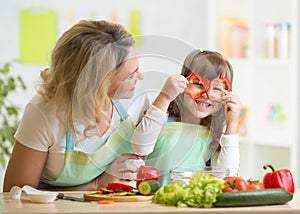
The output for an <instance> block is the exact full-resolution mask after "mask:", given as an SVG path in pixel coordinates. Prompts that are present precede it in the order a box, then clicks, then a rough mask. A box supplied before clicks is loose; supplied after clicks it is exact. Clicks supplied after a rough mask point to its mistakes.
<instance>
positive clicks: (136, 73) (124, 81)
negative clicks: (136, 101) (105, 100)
mask: <svg viewBox="0 0 300 214" xmlns="http://www.w3.org/2000/svg"><path fill="white" fill-rule="evenodd" d="M142 79H143V75H142V74H141V73H140V70H139V62H138V58H137V57H133V58H130V59H128V60H126V61H125V62H124V63H123V64H122V65H121V67H120V68H119V72H118V73H117V74H116V75H115V76H114V77H113V78H112V83H111V86H110V88H109V91H108V96H109V97H110V98H114V99H129V98H132V97H133V96H134V90H135V84H136V83H137V81H138V80H142Z"/></svg>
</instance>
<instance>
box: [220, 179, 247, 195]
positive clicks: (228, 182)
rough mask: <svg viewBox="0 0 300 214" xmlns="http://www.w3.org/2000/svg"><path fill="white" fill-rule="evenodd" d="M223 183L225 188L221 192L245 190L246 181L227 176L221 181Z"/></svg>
mask: <svg viewBox="0 0 300 214" xmlns="http://www.w3.org/2000/svg"><path fill="white" fill-rule="evenodd" d="M223 180H224V181H225V183H224V184H225V187H224V188H223V192H236V191H241V190H247V181H246V180H244V179H243V178H241V177H237V176H229V177H225V178H224V179H223Z"/></svg>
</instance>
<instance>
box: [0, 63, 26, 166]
mask: <svg viewBox="0 0 300 214" xmlns="http://www.w3.org/2000/svg"><path fill="white" fill-rule="evenodd" d="M10 68H11V64H10V63H5V64H4V65H3V66H1V67H0V115H1V117H0V168H1V166H2V168H4V167H5V165H6V161H7V159H8V158H9V157H10V154H11V149H12V147H13V145H14V142H15V139H14V137H13V136H14V133H15V132H16V130H17V127H18V125H19V110H20V108H19V107H18V106H17V105H15V104H13V102H11V100H10V99H11V94H13V93H14V92H16V91H17V90H18V89H21V90H22V91H25V90H26V85H25V84H24V81H23V80H22V78H21V77H20V76H19V75H13V74H12V72H11V70H10Z"/></svg>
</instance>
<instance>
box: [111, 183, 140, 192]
mask: <svg viewBox="0 0 300 214" xmlns="http://www.w3.org/2000/svg"><path fill="white" fill-rule="evenodd" d="M106 189H107V190H124V191H126V192H129V191H131V190H133V189H135V188H134V187H133V186H130V185H127V184H123V183H118V182H111V183H108V184H107V185H106Z"/></svg>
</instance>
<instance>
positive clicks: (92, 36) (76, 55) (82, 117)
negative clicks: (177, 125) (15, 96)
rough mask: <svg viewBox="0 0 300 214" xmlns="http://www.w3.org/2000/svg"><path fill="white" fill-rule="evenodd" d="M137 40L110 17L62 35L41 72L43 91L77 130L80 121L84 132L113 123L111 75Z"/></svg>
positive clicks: (79, 23)
mask: <svg viewBox="0 0 300 214" xmlns="http://www.w3.org/2000/svg"><path fill="white" fill-rule="evenodd" d="M134 44H135V40H134V38H133V36H132V35H131V34H130V33H129V32H128V31H126V30H125V28H124V27H123V26H122V25H119V24H115V23H110V22H107V21H87V20H82V21H80V22H78V23H77V24H75V25H74V26H73V27H71V28H70V29H69V30H67V31H66V32H65V33H64V34H63V35H62V36H61V37H60V38H59V39H58V41H57V43H56V45H55V47H54V49H53V52H52V57H51V66H50V68H49V69H45V70H44V71H42V72H41V78H42V83H41V86H40V89H39V93H40V94H42V95H43V96H44V97H45V99H46V100H48V101H51V102H55V103H56V104H57V106H58V113H62V112H63V113H64V114H66V115H63V120H65V119H66V120H67V122H68V126H69V128H71V129H72V130H73V132H77V133H78V130H77V129H76V128H75V126H76V125H77V123H78V124H83V125H84V127H85V128H84V130H83V133H84V136H87V132H88V131H89V130H92V129H93V128H95V127H96V124H97V123H98V122H99V121H101V122H106V123H107V125H108V124H109V123H110V116H109V115H107V114H106V113H105V111H106V110H107V108H108V106H110V98H109V97H108V94H107V93H108V90H109V86H110V84H111V78H112V77H113V76H114V75H115V74H117V72H118V69H119V67H120V66H121V64H122V63H123V62H124V60H126V57H127V55H128V52H129V49H130V48H131V47H132V46H134Z"/></svg>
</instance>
